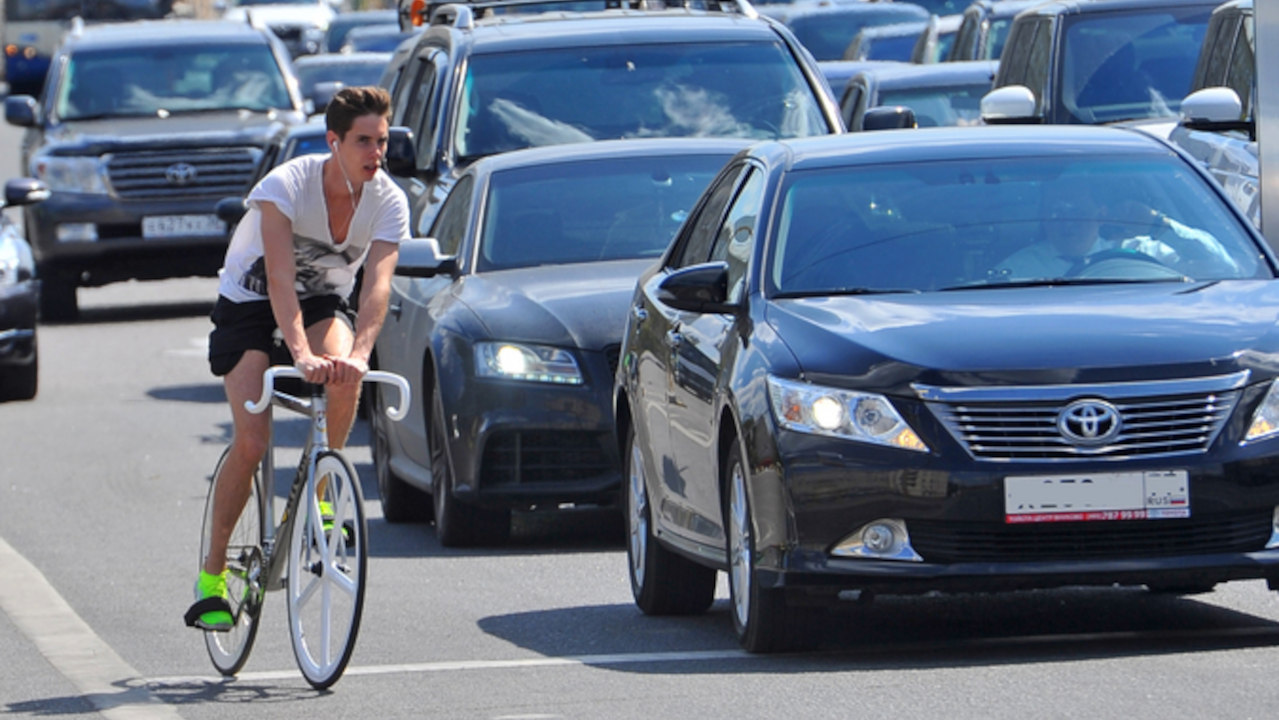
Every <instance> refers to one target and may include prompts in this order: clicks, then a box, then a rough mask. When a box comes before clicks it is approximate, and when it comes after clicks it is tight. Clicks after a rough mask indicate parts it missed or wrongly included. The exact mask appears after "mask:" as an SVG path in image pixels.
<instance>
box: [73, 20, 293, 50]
mask: <svg viewBox="0 0 1279 720" xmlns="http://www.w3.org/2000/svg"><path fill="white" fill-rule="evenodd" d="M266 32H267V31H266V30H263V29H261V28H256V27H254V26H252V25H249V24H248V23H242V22H235V21H233V20H177V19H165V20H134V21H130V22H120V23H103V24H100V25H94V24H90V25H86V26H85V27H84V30H83V31H81V32H80V33H79V34H76V32H75V31H72V32H69V33H68V34H67V35H66V41H65V42H66V45H67V47H75V48H76V49H77V50H91V49H93V48H98V47H103V48H107V47H112V48H114V47H120V46H121V45H127V46H130V47H139V46H143V47H145V46H159V45H173V44H182V45H186V44H191V43H203V42H222V43H228V44H231V43H249V44H255V45H257V44H263V43H266V42H268V40H267V37H266V34H265V33H266Z"/></svg>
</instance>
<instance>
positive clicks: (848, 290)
mask: <svg viewBox="0 0 1279 720" xmlns="http://www.w3.org/2000/svg"><path fill="white" fill-rule="evenodd" d="M920 292H921V291H920V290H917V289H915V288H873V287H844V288H824V289H821V290H792V291H787V292H779V293H777V295H776V297H779V298H809V297H826V296H828V295H903V294H910V295H918V294H919V293H920Z"/></svg>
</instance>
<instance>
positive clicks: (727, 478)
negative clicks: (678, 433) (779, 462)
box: [724, 441, 808, 653]
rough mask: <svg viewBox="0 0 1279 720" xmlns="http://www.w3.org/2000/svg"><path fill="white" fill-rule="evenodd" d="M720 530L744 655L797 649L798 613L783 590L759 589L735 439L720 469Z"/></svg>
mask: <svg viewBox="0 0 1279 720" xmlns="http://www.w3.org/2000/svg"><path fill="white" fill-rule="evenodd" d="M724 488H725V503H724V531H725V535H727V539H728V587H729V594H730V596H731V598H732V605H733V629H734V630H735V631H736V632H737V640H738V642H740V643H741V645H742V647H743V648H744V649H746V650H747V651H748V652H753V653H769V652H780V651H785V650H797V649H801V648H803V647H805V646H807V644H808V638H807V636H806V633H805V628H804V627H803V624H802V623H801V622H799V620H800V618H799V616H798V614H797V612H796V611H795V610H794V609H793V608H790V607H788V606H787V603H786V598H785V596H784V595H783V592H782V590H780V589H777V588H765V587H761V586H760V584H759V582H758V578H757V577H756V571H755V559H756V557H757V552H756V549H755V531H754V523H753V519H752V516H751V505H750V497H749V495H748V493H747V490H746V469H745V465H744V463H743V461H742V453H741V449H740V447H738V445H737V443H736V441H734V443H733V447H732V449H731V450H730V451H729V453H728V459H727V461H726V462H725V467H724Z"/></svg>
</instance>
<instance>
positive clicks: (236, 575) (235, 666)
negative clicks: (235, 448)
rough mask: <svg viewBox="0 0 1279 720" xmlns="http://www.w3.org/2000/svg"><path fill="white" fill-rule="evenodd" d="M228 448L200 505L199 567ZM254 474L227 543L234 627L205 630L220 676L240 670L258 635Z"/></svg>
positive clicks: (258, 530)
mask: <svg viewBox="0 0 1279 720" xmlns="http://www.w3.org/2000/svg"><path fill="white" fill-rule="evenodd" d="M228 452H230V448H227V449H226V450H224V451H222V457H220V458H219V459H218V464H217V466H216V467H215V468H214V469H213V477H214V479H215V480H214V482H211V483H209V495H208V497H207V498H206V499H205V502H204V525H203V531H202V532H201V533H200V565H201V566H203V565H204V558H205V556H207V555H208V552H209V536H210V534H211V532H212V529H213V518H212V515H213V495H214V493H215V492H216V490H217V482H216V478H217V477H218V474H219V473H220V472H221V470H222V463H223V462H225V461H226V456H227V453H228ZM258 480H259V478H258V471H257V470H255V471H254V473H253V478H252V481H251V492H250V494H249V500H248V502H246V503H245V504H244V510H243V511H241V512H240V517H239V518H237V519H236V521H235V527H234V528H233V529H232V530H231V536H230V539H229V540H228V542H227V550H226V566H227V582H226V586H227V600H228V602H230V603H231V614H232V617H233V618H234V619H235V624H234V625H233V626H232V627H231V630H230V631H227V632H212V631H205V633H204V646H205V648H206V649H207V650H208V651H209V659H210V660H212V661H213V667H215V668H217V669H218V672H220V673H222V674H223V675H234V674H236V673H237V672H239V671H240V668H242V667H244V663H245V661H246V660H248V659H249V651H250V650H252V649H253V640H254V638H256V637H257V634H258V619H259V618H260V617H261V610H262V593H263V589H262V573H263V564H262V560H263V556H262V532H263V530H262V528H263V526H262V495H261V493H260V492H259V490H260V487H261V486H260V484H259V482H258Z"/></svg>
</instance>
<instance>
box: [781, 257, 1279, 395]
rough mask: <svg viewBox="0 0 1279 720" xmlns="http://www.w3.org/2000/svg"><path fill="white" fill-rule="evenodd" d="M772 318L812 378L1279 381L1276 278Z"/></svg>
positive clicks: (798, 304)
mask: <svg viewBox="0 0 1279 720" xmlns="http://www.w3.org/2000/svg"><path fill="white" fill-rule="evenodd" d="M766 319H767V321H768V322H769V324H770V325H772V326H773V327H774V328H775V329H776V331H777V334H778V336H779V338H780V339H781V341H782V342H783V343H784V344H785V345H786V346H787V347H788V348H789V349H790V354H791V355H792V357H794V358H797V361H796V362H797V363H798V368H797V369H798V372H799V374H800V375H802V376H805V377H808V378H809V379H812V380H813V381H815V382H822V383H827V384H837V385H850V386H857V387H865V388H867V389H876V390H878V391H881V392H902V393H905V392H908V391H909V387H910V384H911V383H912V382H922V383H926V384H938V385H958V386H968V385H1002V384H1008V385H1017V384H1061V383H1081V382H1124V381H1135V380H1156V379H1167V378H1178V377H1194V376H1205V375H1220V374H1225V373H1230V372H1234V371H1237V370H1239V369H1244V368H1248V369H1251V370H1253V372H1254V374H1253V378H1254V379H1257V378H1259V377H1270V376H1274V375H1276V374H1279V332H1277V329H1279V325H1277V324H1279V281H1273V280H1271V281H1231V282H1220V283H1207V284H1195V285H1183V284H1179V283H1168V284H1162V283H1161V284H1158V285H1125V286H1114V285H1109V286H1097V285H1093V286H1075V287H1045V288H1022V289H1012V288H1008V289H1003V290H977V291H960V292H946V293H928V294H922V295H891V296H889V295H880V296H873V297H871V296H862V297H832V298H814V299H796V300H778V301H776V302H775V303H774V304H773V305H772V306H770V307H769V309H768V312H767V318H766Z"/></svg>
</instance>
